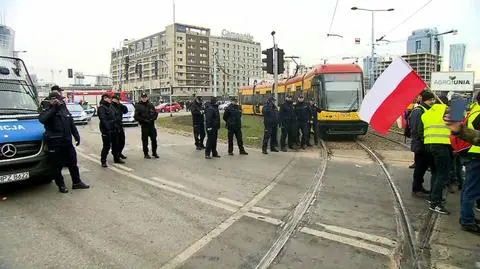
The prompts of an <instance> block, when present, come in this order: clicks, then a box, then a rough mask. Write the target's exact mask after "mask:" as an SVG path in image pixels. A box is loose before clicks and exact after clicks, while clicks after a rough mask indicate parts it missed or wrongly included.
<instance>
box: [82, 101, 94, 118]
mask: <svg viewBox="0 0 480 269" xmlns="http://www.w3.org/2000/svg"><path fill="white" fill-rule="evenodd" d="M82 107H83V111H85V113H87V120H88V121H90V120H91V119H92V117H93V116H95V108H94V107H93V106H92V105H90V104H83V105H82Z"/></svg>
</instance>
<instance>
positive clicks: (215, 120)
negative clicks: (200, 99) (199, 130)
mask: <svg viewBox="0 0 480 269" xmlns="http://www.w3.org/2000/svg"><path fill="white" fill-rule="evenodd" d="M205 127H206V128H207V131H208V129H210V128H212V129H217V130H218V129H220V112H219V111H218V104H217V103H215V104H211V103H210V102H207V103H206V104H205Z"/></svg>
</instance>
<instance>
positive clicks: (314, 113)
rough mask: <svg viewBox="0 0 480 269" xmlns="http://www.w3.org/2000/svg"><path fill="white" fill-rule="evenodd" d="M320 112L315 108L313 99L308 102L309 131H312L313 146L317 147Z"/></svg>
mask: <svg viewBox="0 0 480 269" xmlns="http://www.w3.org/2000/svg"><path fill="white" fill-rule="evenodd" d="M321 111H322V110H321V109H320V108H319V107H318V106H317V104H316V103H315V101H314V100H313V99H311V100H310V114H311V118H310V126H309V127H308V129H309V130H311V129H313V142H314V143H315V146H317V145H318V137H319V136H320V126H319V125H318V113H320V112H321Z"/></svg>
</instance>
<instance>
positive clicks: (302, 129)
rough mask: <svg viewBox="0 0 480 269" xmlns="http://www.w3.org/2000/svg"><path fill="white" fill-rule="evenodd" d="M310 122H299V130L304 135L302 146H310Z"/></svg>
mask: <svg viewBox="0 0 480 269" xmlns="http://www.w3.org/2000/svg"><path fill="white" fill-rule="evenodd" d="M308 127H309V126H308V122H298V130H299V131H300V132H301V133H302V139H301V140H300V146H302V147H303V146H305V145H307V144H310V142H309V141H310V129H309V128H308Z"/></svg>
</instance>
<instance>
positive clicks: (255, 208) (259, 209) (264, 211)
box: [217, 197, 271, 215]
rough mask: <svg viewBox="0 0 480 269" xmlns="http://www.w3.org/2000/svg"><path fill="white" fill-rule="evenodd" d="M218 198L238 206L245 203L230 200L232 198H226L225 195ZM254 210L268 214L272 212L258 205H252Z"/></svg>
mask: <svg viewBox="0 0 480 269" xmlns="http://www.w3.org/2000/svg"><path fill="white" fill-rule="evenodd" d="M217 199H218V200H219V201H222V202H224V203H226V204H231V205H236V206H239V207H241V206H243V205H244V203H242V202H239V201H235V200H230V199H228V198H224V197H219V198H217ZM252 211H254V212H257V213H260V214H265V215H268V214H270V212H271V211H270V210H269V209H266V208H262V207H258V206H254V207H252Z"/></svg>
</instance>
